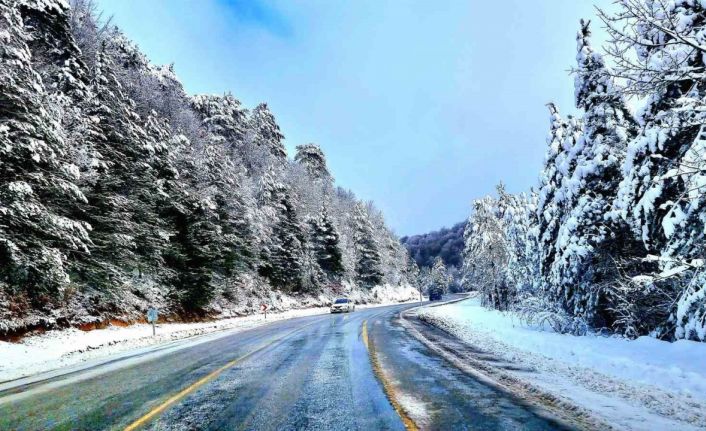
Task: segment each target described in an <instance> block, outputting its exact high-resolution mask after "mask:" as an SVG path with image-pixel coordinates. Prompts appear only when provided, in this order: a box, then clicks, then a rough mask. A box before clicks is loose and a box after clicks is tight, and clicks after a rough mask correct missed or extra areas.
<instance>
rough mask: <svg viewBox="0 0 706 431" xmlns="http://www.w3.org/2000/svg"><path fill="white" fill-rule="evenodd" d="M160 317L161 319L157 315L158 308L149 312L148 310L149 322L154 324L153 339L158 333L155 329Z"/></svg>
mask: <svg viewBox="0 0 706 431" xmlns="http://www.w3.org/2000/svg"><path fill="white" fill-rule="evenodd" d="M158 317H159V313H157V309H156V308H154V307H150V308H149V310H147V322H149V323H151V324H152V336H153V337H154V336H155V335H156V333H157V330H156V329H155V324H156V323H157V318H158Z"/></svg>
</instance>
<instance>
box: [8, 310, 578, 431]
mask: <svg viewBox="0 0 706 431" xmlns="http://www.w3.org/2000/svg"><path fill="white" fill-rule="evenodd" d="M413 306H414V305H398V306H390V307H380V308H372V309H367V310H359V311H356V312H354V313H350V314H343V315H341V314H337V315H325V316H311V317H304V318H297V319H291V320H286V321H279V322H275V323H272V324H268V325H266V326H262V327H259V328H255V329H251V330H247V331H242V332H237V333H233V334H229V335H226V336H223V337H220V338H217V339H213V340H210V341H206V342H203V343H201V344H196V345H193V346H188V347H185V348H183V349H180V350H176V351H170V352H167V353H160V354H159V355H155V356H156V357H151V356H149V355H147V356H146V357H145V358H143V359H141V360H139V361H132V362H131V361H125V362H126V364H125V365H124V366H120V364H119V363H118V365H117V366H116V365H115V364H111V365H110V366H105V367H103V368H105V369H104V370H103V369H102V368H101V367H98V369H93V370H88V371H84V372H78V373H75V374H72V375H70V376H66V377H59V378H55V379H52V380H51V381H48V382H44V383H41V382H40V383H38V384H33V385H30V386H28V387H23V388H18V389H15V390H10V391H5V392H0V430H43V429H65V430H96V429H118V430H121V429H151V430H201V429H208V430H299V429H314V430H356V429H360V430H401V429H405V424H404V423H403V421H402V418H401V414H402V416H404V415H405V412H406V413H409V416H410V417H411V418H413V419H414V420H415V423H416V425H417V426H418V427H419V428H421V429H435V430H436V429H438V430H456V429H459V430H491V429H502V430H515V429H517V430H549V429H564V428H562V427H561V426H560V425H559V424H557V423H555V422H553V421H552V420H551V419H549V418H545V417H543V416H541V414H539V413H537V412H535V411H533V410H532V409H531V408H530V407H528V406H526V405H525V404H524V403H522V401H520V400H517V399H515V398H514V397H513V396H512V395H510V394H506V393H503V392H502V391H499V390H497V389H494V388H491V387H489V386H486V385H484V384H482V383H480V382H478V381H476V380H474V379H473V378H472V377H470V376H468V375H467V374H464V373H462V372H461V371H459V370H458V369H456V368H455V367H453V366H452V365H451V364H450V363H448V362H445V360H443V359H441V358H439V357H437V356H435V354H434V353H433V352H431V351H430V350H429V349H427V348H426V347H425V346H424V345H423V344H421V343H419V342H418V341H417V340H416V339H415V338H413V337H411V336H410V335H409V334H407V333H406V331H405V330H404V328H402V327H401V326H400V325H399V322H398V319H399V313H400V311H402V310H405V309H408V308H410V307H413ZM364 328H365V331H364ZM364 335H365V337H364ZM364 338H367V340H365V339H364ZM365 341H367V342H368V343H369V344H370V346H366V342H365ZM371 346H372V348H373V349H374V352H375V353H374V355H373V356H372V357H374V358H376V359H377V360H378V362H379V368H380V369H382V376H381V375H380V374H379V372H378V373H377V374H376V371H374V367H373V365H372V362H371V355H370V353H369V350H368V347H371ZM386 386H387V388H386ZM386 389H387V390H388V393H389V392H390V391H391V392H392V393H390V395H391V396H392V397H394V398H395V399H396V401H397V402H398V403H399V404H400V405H402V407H403V409H404V410H405V411H404V412H401V413H400V412H398V411H396V410H395V408H394V407H393V405H392V404H391V403H390V401H389V400H388V398H387V395H386V392H385V390H386Z"/></svg>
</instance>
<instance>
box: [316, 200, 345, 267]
mask: <svg viewBox="0 0 706 431" xmlns="http://www.w3.org/2000/svg"><path fill="white" fill-rule="evenodd" d="M309 232H310V240H309V243H310V244H311V248H312V250H313V252H314V255H315V257H316V261H317V262H318V265H319V266H320V267H321V269H322V270H323V271H325V272H326V274H327V275H328V276H329V277H330V278H332V279H334V280H339V279H340V278H341V276H343V254H342V253H341V248H340V240H339V234H338V231H337V229H336V226H335V224H334V222H333V219H332V218H331V215H330V214H329V211H328V205H327V204H326V202H324V204H323V205H321V210H320V211H319V216H318V217H316V218H310V219H309Z"/></svg>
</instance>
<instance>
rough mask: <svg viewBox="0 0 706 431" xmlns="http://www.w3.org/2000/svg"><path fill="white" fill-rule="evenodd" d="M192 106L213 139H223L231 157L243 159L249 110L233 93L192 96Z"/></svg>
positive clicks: (223, 143)
mask: <svg viewBox="0 0 706 431" xmlns="http://www.w3.org/2000/svg"><path fill="white" fill-rule="evenodd" d="M191 106H192V107H193V108H194V109H195V110H196V112H198V114H199V115H200V117H201V120H202V122H203V126H204V128H205V129H206V130H208V132H209V133H210V134H211V136H212V140H218V141H221V145H223V146H224V147H226V148H227V149H228V150H229V153H230V156H231V158H233V159H235V160H242V159H243V154H244V152H245V148H244V145H245V136H246V133H247V130H246V127H247V123H246V121H247V111H246V110H245V109H244V108H243V107H242V105H241V104H240V101H239V100H238V99H236V98H235V97H233V95H232V94H230V93H226V94H225V95H223V96H211V95H204V94H199V95H196V96H193V97H192V98H191Z"/></svg>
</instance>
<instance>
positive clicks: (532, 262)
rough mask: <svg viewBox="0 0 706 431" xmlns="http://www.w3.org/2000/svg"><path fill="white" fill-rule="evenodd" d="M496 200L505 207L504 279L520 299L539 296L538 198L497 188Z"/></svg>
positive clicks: (533, 194)
mask: <svg viewBox="0 0 706 431" xmlns="http://www.w3.org/2000/svg"><path fill="white" fill-rule="evenodd" d="M498 201H499V202H502V204H500V206H501V207H504V208H505V211H504V213H503V225H504V228H505V237H506V244H507V256H508V262H507V267H506V268H505V277H506V279H507V284H508V285H509V286H514V290H515V291H516V296H517V297H518V300H519V299H522V298H527V297H535V296H537V295H541V294H542V292H541V288H542V277H541V274H540V271H539V261H540V254H539V247H538V238H537V222H538V219H537V204H536V202H537V195H536V194H535V193H531V194H530V195H529V197H528V196H527V194H525V193H520V194H516V195H512V194H510V193H507V192H506V191H505V188H504V187H502V185H501V186H500V187H498Z"/></svg>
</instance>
